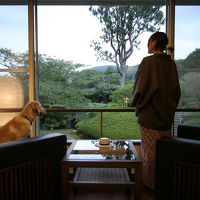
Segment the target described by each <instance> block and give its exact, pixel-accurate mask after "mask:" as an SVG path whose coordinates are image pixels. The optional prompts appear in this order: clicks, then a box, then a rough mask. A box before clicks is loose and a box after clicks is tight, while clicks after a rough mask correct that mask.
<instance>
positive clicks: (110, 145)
mask: <svg viewBox="0 0 200 200" xmlns="http://www.w3.org/2000/svg"><path fill="white" fill-rule="evenodd" d="M113 145H114V144H113V143H110V144H99V143H96V144H95V146H96V147H105V148H108V147H112V146H113Z"/></svg>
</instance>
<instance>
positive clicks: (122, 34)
mask: <svg viewBox="0 0 200 200" xmlns="http://www.w3.org/2000/svg"><path fill="white" fill-rule="evenodd" d="M160 8H161V6H121V5H118V6H112V7H109V6H98V7H97V8H96V7H95V8H93V7H92V6H91V7H90V8H89V10H90V11H91V12H92V14H93V15H94V16H96V17H97V18H98V19H99V21H100V23H101V24H102V26H103V28H102V31H103V34H102V36H101V37H100V39H101V40H102V43H100V42H97V41H94V40H93V41H92V44H91V46H92V47H93V48H94V50H95V51H96V55H97V58H98V59H99V60H106V61H109V62H113V63H115V65H116V67H117V71H118V73H119V75H120V87H122V88H123V87H124V86H125V76H126V72H127V69H128V66H127V64H126V63H127V59H128V58H129V57H130V56H131V55H132V53H133V50H134V47H135V48H138V46H139V44H140V40H139V36H140V35H141V34H142V33H144V32H154V31H157V30H159V26H160V25H161V24H163V23H164V19H163V13H162V11H161V10H160ZM103 43H107V44H109V45H110V47H111V52H109V51H107V50H103V47H102V44H103Z"/></svg>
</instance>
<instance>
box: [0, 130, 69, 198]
mask: <svg viewBox="0 0 200 200" xmlns="http://www.w3.org/2000/svg"><path fill="white" fill-rule="evenodd" d="M65 153H66V136H65V135H62V134H57V133H55V134H47V135H44V136H38V137H34V138H29V139H25V140H18V141H14V142H7V143H2V144H0V200H58V199H60V198H61V196H60V190H61V160H62V158H63V156H64V155H65Z"/></svg>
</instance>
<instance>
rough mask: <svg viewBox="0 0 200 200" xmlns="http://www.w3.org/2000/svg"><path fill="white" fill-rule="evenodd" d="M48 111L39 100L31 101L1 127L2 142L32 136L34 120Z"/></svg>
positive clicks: (0, 136)
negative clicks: (31, 130)
mask: <svg viewBox="0 0 200 200" xmlns="http://www.w3.org/2000/svg"><path fill="white" fill-rule="evenodd" d="M45 112H46V111H45V109H44V108H43V107H42V105H41V103H40V102H39V101H31V102H29V103H28V104H26V106H25V107H24V109H23V110H22V111H21V112H20V113H19V114H18V115H16V116H15V117H14V118H13V119H11V120H10V121H8V122H7V123H6V124H5V125H4V126H2V127H1V128H0V143H3V142H9V141H14V140H21V139H25V138H28V137H30V128H31V124H32V122H33V121H34V120H35V119H36V117H37V116H41V115H42V114H44V113H45Z"/></svg>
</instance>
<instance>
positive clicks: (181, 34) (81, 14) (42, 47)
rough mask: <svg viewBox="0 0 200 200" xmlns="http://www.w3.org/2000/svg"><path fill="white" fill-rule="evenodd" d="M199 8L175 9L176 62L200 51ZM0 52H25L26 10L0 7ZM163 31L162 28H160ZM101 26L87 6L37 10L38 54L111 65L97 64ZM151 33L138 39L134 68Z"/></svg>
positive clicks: (142, 54)
mask: <svg viewBox="0 0 200 200" xmlns="http://www.w3.org/2000/svg"><path fill="white" fill-rule="evenodd" d="M199 19H200V6H198V7H188V6H185V7H184V6H182V7H180V6H179V7H176V22H175V25H176V28H175V34H176V37H175V38H176V43H175V50H176V51H175V59H183V58H185V57H186V56H187V55H188V54H189V53H191V52H192V51H194V50H195V49H196V48H200V39H199V36H198V35H199V32H200V21H199ZM0 27H1V31H0V48H1V47H4V48H5V47H6V48H9V49H12V50H13V51H15V52H21V53H23V52H25V51H26V50H27V49H28V35H27V29H28V22H27V7H23V6H7V7H5V6H0ZM161 31H165V26H163V27H162V28H161ZM100 35H101V26H100V24H99V21H98V19H97V18H96V17H94V16H93V15H92V13H91V12H89V10H88V6H40V7H39V8H38V44H39V46H38V49H39V53H42V54H46V55H48V56H52V57H55V58H59V59H64V60H70V61H73V63H81V64H85V65H86V66H88V67H91V66H99V65H104V64H110V63H108V62H102V61H101V62H97V60H96V57H95V52H94V50H93V49H92V48H91V47H90V44H91V41H92V40H98V38H99V37H100ZM150 35H151V33H145V34H143V35H141V38H140V39H141V44H140V49H134V53H133V55H132V56H131V58H130V59H129V60H128V63H127V64H128V65H130V66H133V65H137V64H139V63H140V62H141V60H142V58H143V57H145V56H147V55H148V54H147V41H148V38H149V36H150Z"/></svg>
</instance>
